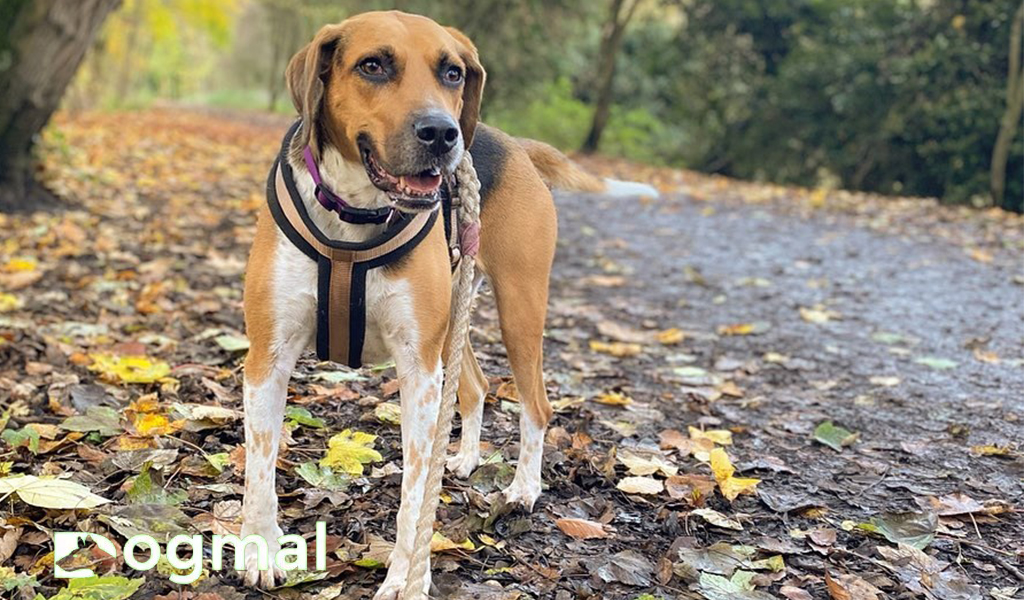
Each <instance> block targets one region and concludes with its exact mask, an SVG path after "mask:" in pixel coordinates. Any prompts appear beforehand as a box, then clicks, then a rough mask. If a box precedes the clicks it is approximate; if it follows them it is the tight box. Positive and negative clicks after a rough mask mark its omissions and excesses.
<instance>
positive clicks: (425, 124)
mask: <svg viewBox="0 0 1024 600" xmlns="http://www.w3.org/2000/svg"><path fill="white" fill-rule="evenodd" d="M413 129H415V130H416V139H418V140H419V141H420V143H421V144H423V145H424V146H426V147H427V148H429V149H430V152H431V154H433V155H435V156H442V155H444V154H447V153H448V152H449V151H451V149H452V148H454V147H455V143H456V142H458V141H459V125H458V123H456V122H455V120H454V119H452V118H451V117H449V116H448V115H446V114H436V113H435V114H430V115H424V116H422V117H420V118H419V119H417V120H416V122H415V123H414V124H413Z"/></svg>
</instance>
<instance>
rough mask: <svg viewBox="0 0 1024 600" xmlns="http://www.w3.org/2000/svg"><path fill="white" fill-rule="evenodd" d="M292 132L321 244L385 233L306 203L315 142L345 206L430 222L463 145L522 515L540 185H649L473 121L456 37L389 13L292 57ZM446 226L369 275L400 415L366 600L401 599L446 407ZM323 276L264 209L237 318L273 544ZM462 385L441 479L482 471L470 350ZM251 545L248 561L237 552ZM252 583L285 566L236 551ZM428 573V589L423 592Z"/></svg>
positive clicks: (537, 382) (465, 47)
mask: <svg viewBox="0 0 1024 600" xmlns="http://www.w3.org/2000/svg"><path fill="white" fill-rule="evenodd" d="M287 79H288V86H289V89H290V91H291V94H292V100H293V101H294V103H295V106H296V108H297V110H298V111H299V113H300V116H301V117H302V123H303V126H302V128H301V129H300V131H299V133H298V134H297V135H296V136H295V138H296V139H295V140H294V142H293V146H292V152H290V153H289V158H288V160H289V162H290V164H291V167H292V169H293V170H294V173H295V178H296V182H297V187H298V190H299V193H300V194H301V196H302V199H303V202H304V203H305V205H306V208H307V210H308V213H309V215H310V216H311V217H312V219H313V221H314V222H315V224H316V225H317V226H318V227H319V228H320V229H321V231H323V232H324V233H325V234H326V235H327V236H329V237H331V238H332V239H337V240H346V241H353V242H358V241H365V240H368V239H370V238H372V237H373V236H375V235H377V234H379V233H380V232H381V231H382V229H383V227H384V226H383V225H352V224H348V223H344V222H342V221H340V220H339V219H338V218H337V216H336V215H335V214H333V213H331V212H329V211H327V210H325V209H324V208H322V207H321V206H320V204H319V203H318V202H317V200H316V199H314V185H313V181H312V178H311V176H310V174H309V171H308V170H307V168H306V166H305V165H304V164H303V159H302V150H303V148H304V147H305V146H306V145H309V146H310V147H311V148H312V149H313V150H314V153H315V155H316V157H317V162H318V164H319V169H320V172H321V174H322V177H323V179H324V182H325V184H326V185H327V186H329V188H330V189H331V190H333V191H334V193H336V194H337V195H338V196H340V197H342V198H344V199H345V200H346V201H347V202H348V203H349V204H350V205H352V206H356V207H361V208H380V207H394V208H396V209H398V210H400V211H403V212H416V211H425V210H436V209H437V206H438V198H439V189H440V186H441V179H442V178H441V176H440V175H438V173H451V172H452V171H453V170H454V168H455V166H456V165H457V164H458V163H459V161H460V159H461V157H462V153H463V152H464V150H465V148H469V149H470V151H471V152H472V155H473V159H474V163H475V166H476V169H477V171H478V174H479V179H480V182H481V203H482V209H481V217H480V218H481V236H480V237H481V239H480V246H479V253H478V256H477V264H478V269H479V273H481V274H482V276H481V277H478V282H477V283H478V284H479V279H481V278H482V277H486V278H487V279H488V280H489V281H490V284H491V286H492V287H493V290H494V296H495V299H496V301H497V306H498V313H499V318H500V324H501V334H502V339H503V341H504V343H505V347H506V349H507V351H508V359H509V363H510V364H511V367H512V373H513V375H514V377H515V382H516V387H517V388H518V390H519V393H520V396H521V398H522V407H523V411H522V416H521V419H520V427H521V434H520V435H521V442H520V446H519V462H518V466H517V468H516V474H515V478H514V480H513V481H512V484H511V485H510V486H509V487H508V488H507V489H506V490H505V494H506V498H507V500H508V501H509V502H515V503H519V504H521V505H522V506H524V507H525V508H526V509H532V507H533V504H534V502H536V500H537V497H538V496H539V495H540V493H541V459H542V456H541V455H542V451H543V441H544V433H545V429H546V427H547V424H548V419H549V418H550V416H551V407H550V405H549V404H548V399H547V395H546V392H545V386H544V375H543V370H542V362H543V361H542V334H543V330H544V318H545V312H546V307H547V298H548V276H549V273H550V270H551V263H552V259H553V257H554V253H555V238H556V232H557V224H556V219H555V206H554V203H553V201H552V197H551V192H550V191H549V189H548V185H552V186H556V187H562V188H566V189H575V190H584V191H598V192H605V193H612V194H617V195H628V194H651V195H656V192H655V191H654V190H653V189H652V188H650V187H649V186H644V185H642V184H632V183H628V182H616V181H611V180H605V181H602V180H600V179H598V178H596V177H594V176H592V175H590V174H588V173H586V172H585V171H583V170H581V169H580V168H579V167H577V166H576V165H575V164H574V163H572V162H571V161H569V160H568V159H567V158H566V157H565V156H563V155H562V154H561V153H559V152H558V151H556V150H555V149H553V148H551V147H550V146H547V145H545V144H542V143H540V142H534V141H530V140H521V139H515V138H512V137H509V136H508V135H505V134H504V133H502V132H500V131H498V130H496V129H493V128H491V127H487V126H485V125H482V124H480V123H478V119H479V114H480V99H481V96H482V93H483V88H484V79H485V74H484V69H483V67H482V66H481V64H480V60H479V58H478V56H477V50H476V48H475V47H474V46H473V43H472V42H471V41H470V40H469V39H468V38H467V37H466V36H465V35H463V34H462V33H460V32H459V31H457V30H455V29H452V28H448V27H442V26H440V25H438V24H437V23H435V22H434V21H432V20H430V19H428V18H425V17H421V16H416V15H409V14H404V13H400V12H373V13H366V14H362V15H359V16H355V17H352V18H350V19H347V20H346V21H344V22H342V23H340V24H337V25H328V26H325V27H324V28H323V29H321V30H320V32H319V33H317V35H316V37H315V38H314V39H313V41H312V42H310V43H309V44H308V45H307V46H306V47H305V48H303V49H302V50H300V51H299V52H298V54H296V55H295V57H294V58H292V60H291V63H290V64H289V65H288V70H287ZM443 229H444V228H443V227H440V226H437V227H433V228H432V230H431V231H430V232H429V233H428V234H427V237H426V238H425V239H424V240H423V241H422V242H421V243H420V244H419V245H418V246H416V248H415V249H414V250H413V251H412V252H411V253H410V254H409V255H408V256H407V257H405V258H404V259H403V260H401V261H399V262H398V263H396V264H395V265H393V266H388V267H384V268H380V269H373V270H371V271H370V272H369V273H368V275H367V279H366V335H365V343H364V349H363V356H364V360H365V361H366V362H367V363H374V362H384V361H386V360H388V359H394V361H395V366H396V370H397V373H398V380H399V384H400V394H401V403H402V452H403V463H404V469H403V474H402V495H401V505H400V508H399V511H398V527H397V539H396V542H395V549H394V552H393V553H392V555H391V561H390V567H389V569H388V573H387V578H386V580H385V582H384V585H383V586H382V587H381V589H380V590H379V591H378V592H377V595H376V598H378V599H385V598H388V599H390V598H398V597H400V595H401V590H402V589H403V588H404V587H405V582H406V576H407V571H408V569H409V560H410V556H411V554H412V551H413V548H412V543H413V537H414V535H415V532H414V529H415V524H416V521H417V518H418V511H419V510H420V507H421V505H422V504H423V494H424V484H425V480H426V476H427V468H428V465H429V463H430V460H431V456H430V453H431V443H432V440H433V437H434V430H435V422H436V417H437V412H438V406H439V404H440V396H441V384H442V358H443V351H444V348H445V346H446V336H447V334H448V319H449V304H450V295H451V285H452V278H451V271H450V262H449V257H448V245H447V243H446V241H445V234H444V230H443ZM316 294H317V267H316V264H315V263H314V262H313V261H311V260H310V259H309V258H308V257H307V256H305V255H303V254H302V252H300V251H299V249H297V248H296V246H294V245H293V244H292V242H290V241H289V240H288V239H287V238H286V237H285V236H284V234H283V233H282V232H281V230H280V229H279V228H278V227H277V225H276V224H275V221H274V220H273V219H272V218H271V215H270V214H269V210H268V209H267V208H266V207H264V209H263V211H262V212H261V214H260V216H259V222H258V225H257V230H256V237H255V241H254V243H253V247H252V251H251V254H250V257H249V264H248V268H247V271H246V282H245V323H246V328H247V331H248V336H249V339H250V343H251V348H250V350H249V355H248V356H247V358H246V360H245V391H244V397H245V398H244V401H245V443H246V468H245V502H244V509H243V525H242V534H243V536H247V535H253V534H255V535H259V536H262V537H263V538H264V539H265V540H267V542H268V545H269V546H270V555H271V556H273V555H274V552H275V551H276V550H277V547H276V540H277V539H278V537H280V536H281V535H282V531H281V529H280V527H279V526H278V523H277V508H278V507H277V493H276V490H275V462H276V458H277V451H278V443H279V439H280V433H281V425H282V421H283V412H284V407H285V399H286V396H287V387H288V379H289V376H290V374H291V372H292V369H293V367H294V365H295V362H296V360H297V359H298V358H299V356H300V355H301V354H302V352H303V351H304V350H306V348H307V347H309V346H310V344H311V342H312V340H313V338H314V335H315V328H316V318H315V310H316V305H317V300H316V298H317V296H316ZM462 360H463V368H462V378H461V380H460V382H459V394H458V397H459V410H460V413H461V418H462V441H461V447H460V449H459V452H458V454H456V455H455V456H453V457H452V458H450V459H449V460H448V467H449V468H450V469H451V470H452V471H453V472H454V473H455V475H457V476H459V477H466V476H468V475H469V474H470V473H471V472H472V471H473V470H474V469H475V468H476V466H477V464H478V462H479V460H480V448H479V442H480V427H481V421H482V416H483V400H484V395H485V393H486V392H487V389H488V383H487V379H486V378H485V377H484V374H483V372H482V371H481V369H480V366H479V364H477V361H476V358H475V357H474V355H473V350H472V348H471V347H470V346H469V344H468V342H467V344H466V350H465V353H464V355H463V357H462ZM247 550H253V548H251V547H247ZM246 558H247V561H246V572H245V574H244V577H245V581H246V583H248V584H250V585H260V586H272V585H274V583H275V582H276V581H279V580H280V578H281V575H282V574H281V572H280V571H278V570H276V569H274V568H273V567H271V568H270V569H267V570H263V571H261V570H259V568H258V565H257V563H256V560H255V559H256V556H255V552H253V553H252V554H250V555H247V557H246ZM429 584H430V580H429V574H428V577H427V580H426V581H424V582H423V585H424V589H427V588H429Z"/></svg>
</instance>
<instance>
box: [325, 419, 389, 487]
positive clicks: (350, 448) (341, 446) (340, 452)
mask: <svg viewBox="0 0 1024 600" xmlns="http://www.w3.org/2000/svg"><path fill="white" fill-rule="evenodd" d="M376 439H377V436H375V435H371V434H369V433H363V432H362V431H355V432H353V431H352V430H351V429H346V430H345V431H342V432H341V433H339V434H337V435H335V436H334V437H332V438H331V439H330V441H329V442H327V455H326V456H324V457H323V458H322V459H320V466H321V467H340V468H341V470H343V471H344V472H346V473H348V474H349V475H352V476H354V477H359V476H361V475H362V474H363V465H364V464H369V463H372V462H379V461H382V460H384V457H383V456H381V455H380V452H377V451H376V450H374V449H373V442H374V440H376ZM406 459H407V460H408V457H406Z"/></svg>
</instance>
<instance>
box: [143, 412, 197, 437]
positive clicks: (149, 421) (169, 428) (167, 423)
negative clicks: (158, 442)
mask: <svg viewBox="0 0 1024 600" xmlns="http://www.w3.org/2000/svg"><path fill="white" fill-rule="evenodd" d="M184 424H185V422H184V421H171V420H170V419H168V418H167V417H165V416H164V415H161V414H156V413H140V414H138V415H136V416H135V430H136V431H137V432H138V434H139V435H144V436H148V437H155V436H158V435H170V434H172V433H174V432H176V431H178V430H180V429H181V428H182V427H183V426H184Z"/></svg>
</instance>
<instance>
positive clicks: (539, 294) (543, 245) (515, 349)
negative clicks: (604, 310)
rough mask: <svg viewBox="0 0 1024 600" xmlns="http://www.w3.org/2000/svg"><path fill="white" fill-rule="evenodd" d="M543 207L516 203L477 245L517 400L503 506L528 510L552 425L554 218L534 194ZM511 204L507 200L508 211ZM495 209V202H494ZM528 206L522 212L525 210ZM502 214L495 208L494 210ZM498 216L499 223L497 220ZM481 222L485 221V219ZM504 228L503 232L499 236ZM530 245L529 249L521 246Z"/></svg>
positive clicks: (547, 199)
mask: <svg viewBox="0 0 1024 600" xmlns="http://www.w3.org/2000/svg"><path fill="white" fill-rule="evenodd" d="M537 198H539V199H543V200H544V201H538V202H534V203H532V206H530V205H529V204H530V203H527V202H522V201H521V202H520V207H519V208H518V209H516V210H507V211H506V212H505V214H504V215H501V213H499V212H496V213H494V214H495V217H494V218H493V219H492V220H490V221H489V222H484V223H483V225H482V231H483V232H485V233H484V234H483V235H485V236H486V235H487V234H488V233H489V232H490V231H493V229H492V230H490V231H489V230H488V227H492V228H495V229H498V230H499V231H497V234H496V235H494V236H493V237H491V238H486V237H484V238H483V239H482V242H481V246H480V248H481V256H482V258H483V259H484V261H485V263H486V267H487V275H488V279H489V281H490V282H491V285H492V286H493V288H494V297H495V300H496V301H497V305H498V319H499V322H500V324H501V337H502V340H503V341H504V342H505V349H506V350H507V351H508V361H509V363H510V365H511V367H512V375H513V376H514V377H515V382H516V389H517V390H518V391H519V397H520V399H521V405H522V413H520V417H519V427H520V431H519V435H520V442H519V464H518V465H517V466H516V475H515V478H514V479H513V480H512V484H511V485H509V487H508V488H507V489H506V490H505V498H506V500H507V501H508V502H515V503H518V504H521V505H522V506H523V507H524V508H526V509H527V510H532V509H533V505H534V503H535V502H536V501H537V498H538V497H539V496H540V493H541V466H542V461H543V454H544V434H545V432H546V430H547V425H548V421H549V420H550V419H551V404H549V403H548V397H547V390H546V389H545V386H544V370H543V362H544V360H543V350H544V347H543V346H544V340H543V336H544V318H545V316H546V314H547V302H548V277H549V274H550V272H551V264H552V259H553V257H554V251H555V236H556V233H555V228H556V221H555V214H554V206H553V203H552V201H551V196H550V194H549V193H548V192H547V190H544V189H542V190H538V191H537ZM513 200H515V199H514V198H509V199H508V204H509V205H511V206H509V208H512V207H513V206H514V205H513V204H512V201H513ZM496 204H497V201H496ZM523 205H526V206H529V208H527V207H526V206H523ZM501 208H505V207H502V206H501V205H500V204H499V205H498V206H496V207H495V210H496V211H497V210H498V209H501ZM499 215H500V217H499ZM483 216H484V218H485V219H486V218H487V217H488V216H489V215H488V213H484V215H483ZM501 228H504V229H505V230H504V231H500V229H501ZM524 239H529V240H530V243H529V244H524V243H522V241H521V240H524Z"/></svg>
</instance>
